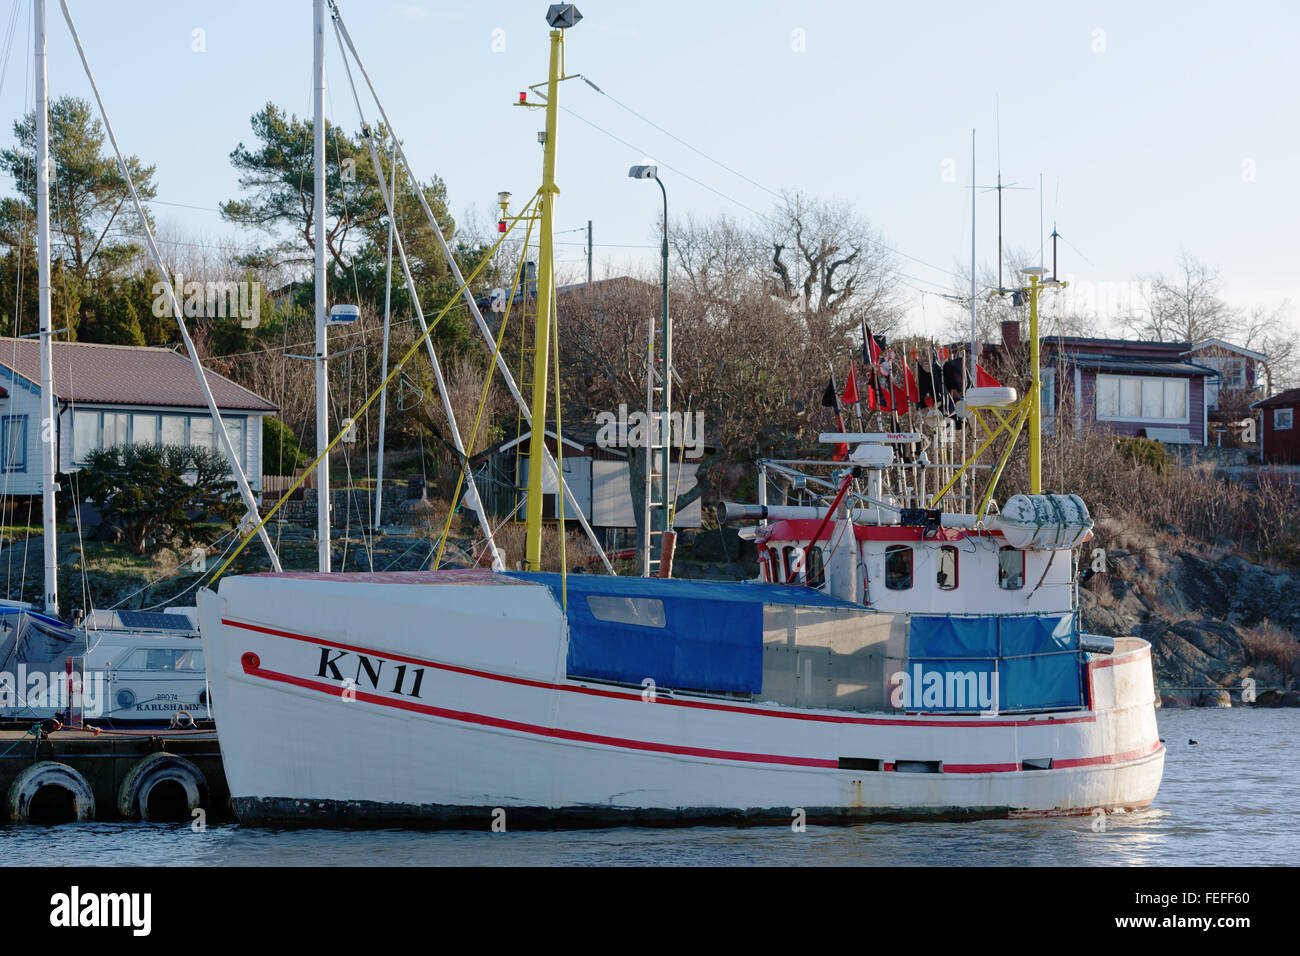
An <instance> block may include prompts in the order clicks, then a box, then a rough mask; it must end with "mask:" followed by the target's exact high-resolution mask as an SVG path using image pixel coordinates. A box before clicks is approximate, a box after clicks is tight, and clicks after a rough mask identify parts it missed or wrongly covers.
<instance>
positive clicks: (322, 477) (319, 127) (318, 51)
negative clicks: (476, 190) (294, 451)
mask: <svg viewBox="0 0 1300 956" xmlns="http://www.w3.org/2000/svg"><path fill="white" fill-rule="evenodd" d="M312 106H313V108H314V111H315V116H314V121H313V127H312V129H313V134H314V136H313V142H312V173H313V175H312V180H313V184H312V235H313V237H314V245H315V247H316V249H315V252H316V272H315V275H316V283H315V284H316V454H317V455H318V456H319V457H320V462H319V463H318V464H317V465H316V538H317V567H318V569H319V570H320V571H322V572H327V571H329V569H330V468H329V456H328V455H326V454H325V450H326V449H327V448H328V447H329V413H328V407H329V375H328V372H329V365H328V352H329V342H328V335H329V333H328V332H327V330H326V325H325V322H326V307H325V292H326V289H325V0H313V2H312Z"/></svg>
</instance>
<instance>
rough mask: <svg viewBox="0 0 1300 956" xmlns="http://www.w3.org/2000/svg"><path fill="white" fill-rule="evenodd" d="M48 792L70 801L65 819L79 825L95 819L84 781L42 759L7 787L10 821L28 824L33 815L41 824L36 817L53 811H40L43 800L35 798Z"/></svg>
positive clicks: (91, 794) (61, 765)
mask: <svg viewBox="0 0 1300 956" xmlns="http://www.w3.org/2000/svg"><path fill="white" fill-rule="evenodd" d="M48 790H55V791H62V793H61V794H59V796H65V797H66V798H70V800H71V806H70V807H68V806H67V804H66V803H65V804H64V806H65V807H67V810H66V812H65V813H64V814H63V815H64V816H68V817H70V818H71V819H72V820H75V821H76V822H78V823H84V822H85V821H87V820H93V819H95V792H94V791H93V790H91V789H90V784H89V782H87V780H86V778H85V777H83V776H82V775H81V774H80V773H78V772H77V771H76V770H73V769H72V768H71V767H69V766H68V765H67V764H65V763H58V762H56V761H54V760H42V761H40V762H39V763H34V764H32V765H31V766H30V767H27V768H26V769H24V770H22V771H21V772H20V773H19V774H18V776H16V777H14V781H13V783H11V784H10V785H9V799H8V800H7V801H6V803H7V805H8V810H9V820H10V822H11V823H31V822H33V816H35V817H36V818H37V821H36V822H40V821H39V818H40V817H41V816H42V815H44V814H45V813H47V812H50V811H51V810H52V808H48V807H47V808H43V806H42V805H43V803H44V800H43V799H42V800H37V796H38V795H39V794H41V792H42V791H48ZM45 796H47V797H49V796H54V794H50V793H46V794H45ZM34 811H35V812H34Z"/></svg>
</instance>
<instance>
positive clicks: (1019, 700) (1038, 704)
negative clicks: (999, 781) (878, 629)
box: [908, 614, 1083, 711]
mask: <svg viewBox="0 0 1300 956" xmlns="http://www.w3.org/2000/svg"><path fill="white" fill-rule="evenodd" d="M908 661H909V666H910V665H911V663H912V662H916V663H921V664H923V665H924V669H925V670H926V671H934V672H938V673H940V674H943V675H945V680H946V679H947V675H948V674H950V673H951V674H959V673H975V674H977V675H978V674H986V675H987V674H989V673H992V672H996V673H997V678H998V683H997V694H998V705H997V709H998V710H999V711H1017V710H1052V709H1058V708H1069V707H1080V706H1082V705H1083V682H1082V679H1081V675H1082V670H1081V668H1082V658H1081V655H1080V653H1079V632H1078V628H1077V626H1076V623H1075V618H1074V615H1072V614H1062V615H1050V616H1037V615H980V616H971V617H955V616H946V615H944V616H939V615H913V616H912V619H911V624H910V630H909V635H908ZM920 709H929V710H976V709H979V708H978V705H972V704H969V703H968V704H967V705H966V706H954V705H953V702H952V701H945V702H944V705H938V706H930V707H922V708H920Z"/></svg>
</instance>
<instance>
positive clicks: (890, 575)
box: [885, 544, 912, 591]
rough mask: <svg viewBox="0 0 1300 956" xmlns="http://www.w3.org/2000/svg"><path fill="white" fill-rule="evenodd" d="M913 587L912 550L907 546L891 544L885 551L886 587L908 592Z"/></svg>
mask: <svg viewBox="0 0 1300 956" xmlns="http://www.w3.org/2000/svg"><path fill="white" fill-rule="evenodd" d="M911 586H912V549H911V548H909V547H908V546H907V545H905V544H891V545H890V546H889V547H887V548H886V549H885V587H887V588H889V590H891V591H906V590H907V589H908V588H910V587H911Z"/></svg>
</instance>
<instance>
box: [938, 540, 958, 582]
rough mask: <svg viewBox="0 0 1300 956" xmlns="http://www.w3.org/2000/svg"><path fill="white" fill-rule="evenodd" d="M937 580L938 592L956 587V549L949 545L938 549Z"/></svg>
mask: <svg viewBox="0 0 1300 956" xmlns="http://www.w3.org/2000/svg"><path fill="white" fill-rule="evenodd" d="M937 580H938V584H939V590H940V591H951V590H953V589H954V588H955V587H957V549H956V548H955V547H953V546H952V545H950V544H945V545H944V546H943V547H942V548H940V549H939V570H938V574H937Z"/></svg>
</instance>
